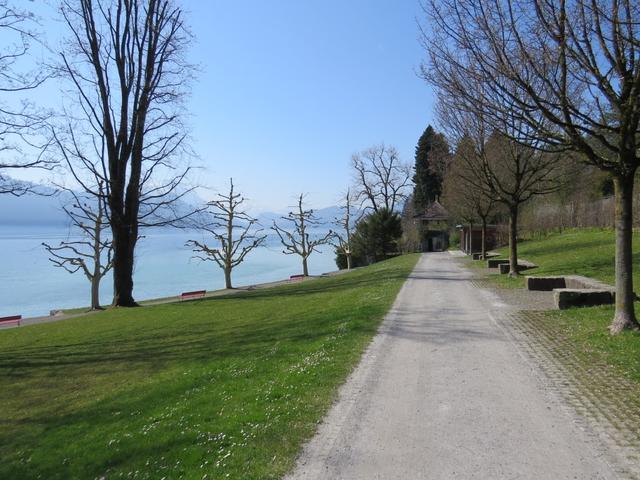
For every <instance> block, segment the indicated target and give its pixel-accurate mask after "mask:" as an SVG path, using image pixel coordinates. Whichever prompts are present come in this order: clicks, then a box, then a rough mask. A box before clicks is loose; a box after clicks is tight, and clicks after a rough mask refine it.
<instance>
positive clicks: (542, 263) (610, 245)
mask: <svg viewBox="0 0 640 480" xmlns="http://www.w3.org/2000/svg"><path fill="white" fill-rule="evenodd" d="M614 235H615V233H614V231H613V230H611V229H572V230H566V231H564V232H562V233H550V234H548V235H547V236H545V237H543V238H539V239H535V240H526V241H521V242H519V243H518V257H519V258H524V259H527V260H529V261H531V262H533V263H535V264H536V265H538V268H536V269H533V270H530V271H527V272H525V273H524V274H523V275H522V276H520V277H517V278H512V277H509V276H508V275H495V276H494V275H492V276H491V278H490V280H491V282H492V283H494V284H495V285H496V286H497V287H499V288H521V287H524V278H523V277H524V275H541V276H543V275H584V276H587V277H591V278H595V279H598V280H601V281H603V282H606V283H609V284H611V285H613V283H614V281H615V270H614V258H615V236H614ZM633 251H634V252H635V253H634V265H637V266H638V268H636V271H635V272H634V282H635V284H636V285H640V238H637V236H636V238H634V241H633ZM497 252H498V253H500V254H501V255H502V258H509V249H508V247H503V248H500V249H498V250H497ZM473 264H474V265H477V266H479V267H481V266H484V265H486V262H481V261H475V262H473Z"/></svg>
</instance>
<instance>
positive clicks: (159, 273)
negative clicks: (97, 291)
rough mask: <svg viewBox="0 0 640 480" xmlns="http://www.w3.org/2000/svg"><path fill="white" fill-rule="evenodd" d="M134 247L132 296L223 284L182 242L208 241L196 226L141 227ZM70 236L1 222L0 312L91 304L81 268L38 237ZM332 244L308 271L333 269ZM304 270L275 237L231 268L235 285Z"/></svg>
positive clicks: (107, 293) (107, 288)
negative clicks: (66, 265)
mask: <svg viewBox="0 0 640 480" xmlns="http://www.w3.org/2000/svg"><path fill="white" fill-rule="evenodd" d="M143 234H144V235H145V238H143V239H141V240H140V241H139V243H138V247H137V255H136V265H135V273H134V297H135V298H136V300H145V299H150V298H158V297H166V296H172V295H178V294H180V293H181V292H185V291H190V290H203V289H206V290H216V289H220V288H223V287H224V277H223V274H222V270H221V269H220V268H219V267H218V265H217V264H216V263H215V262H211V261H208V262H202V261H200V260H197V259H194V258H192V257H193V252H192V251H191V250H190V249H189V248H188V247H185V243H186V242H187V240H189V239H194V240H198V241H204V242H207V241H209V242H210V241H211V239H210V238H207V237H205V236H203V234H202V233H200V232H189V231H182V230H170V229H166V230H154V231H152V232H149V231H147V232H144V233H143ZM67 239H69V231H68V229H66V228H60V227H43V226H23V225H20V226H1V227H0V317H3V316H8V315H23V316H24V317H33V316H40V315H48V314H49V311H50V310H53V309H61V308H73V307H81V306H85V305H89V295H90V291H89V281H88V280H87V278H86V277H85V276H84V275H83V274H82V273H81V272H77V273H75V274H69V273H67V272H66V271H64V270H63V269H61V268H56V267H54V266H53V265H52V264H51V262H49V260H48V256H47V252H46V251H45V249H44V247H42V242H47V243H50V244H52V245H53V244H57V243H58V242H60V241H61V240H67ZM334 257H335V255H334V252H333V247H331V246H325V247H324V248H323V250H322V251H320V252H316V253H314V254H313V255H311V257H310V258H309V270H310V274H311V275H319V274H321V273H324V272H330V271H334V270H336V265H335V262H334ZM299 273H302V264H301V260H300V257H298V256H297V255H284V254H283V253H282V247H281V246H280V245H279V243H278V240H277V237H276V238H274V237H272V236H270V237H269V239H268V241H267V245H266V246H265V247H262V248H259V249H256V250H254V251H253V252H251V253H250V254H249V255H248V256H247V258H246V259H245V261H244V263H242V264H241V265H239V266H238V267H236V268H235V269H234V270H233V283H234V286H242V285H252V284H256V283H264V282H271V281H275V280H282V279H285V278H288V277H289V276H290V275H295V274H299ZM112 294H113V287H112V278H111V275H108V276H107V277H105V278H104V279H103V281H102V284H101V295H100V297H101V301H102V303H103V304H104V305H108V304H109V303H110V302H111V297H112Z"/></svg>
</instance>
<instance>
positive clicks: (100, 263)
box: [42, 185, 113, 310]
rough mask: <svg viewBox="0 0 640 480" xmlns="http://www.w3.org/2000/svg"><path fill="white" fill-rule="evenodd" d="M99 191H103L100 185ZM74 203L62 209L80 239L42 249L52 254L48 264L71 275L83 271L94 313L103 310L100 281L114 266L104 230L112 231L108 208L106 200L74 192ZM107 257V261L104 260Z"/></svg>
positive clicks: (111, 246)
mask: <svg viewBox="0 0 640 480" xmlns="http://www.w3.org/2000/svg"><path fill="white" fill-rule="evenodd" d="M97 188H98V190H99V191H101V190H103V188H104V187H103V186H102V185H99V186H98V187H97ZM65 191H66V192H67V193H69V194H70V195H72V197H73V203H72V204H71V205H70V206H63V207H62V209H63V210H64V212H65V213H66V214H67V216H68V217H69V219H70V220H71V227H72V229H75V230H77V231H79V232H80V234H81V237H82V238H81V239H79V240H73V241H62V242H60V243H59V244H58V245H56V246H53V245H49V244H47V243H43V244H42V245H43V246H44V247H45V249H46V250H47V251H48V252H49V255H51V256H50V257H49V260H50V261H51V262H52V263H53V264H54V265H55V266H56V267H59V268H63V269H65V270H66V271H67V272H69V273H76V272H78V271H82V273H84V275H85V276H86V277H87V279H88V280H89V282H91V310H101V307H100V281H101V280H102V279H103V278H104V276H105V275H106V274H107V273H108V272H109V270H111V267H112V266H113V262H112V252H113V245H112V243H111V240H110V239H109V238H105V236H104V233H105V230H106V229H108V228H109V222H108V220H107V206H106V204H105V201H104V197H97V198H94V197H89V198H87V197H81V196H80V195H78V194H77V193H75V192H73V191H71V190H65ZM105 256H106V258H105Z"/></svg>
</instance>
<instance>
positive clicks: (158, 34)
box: [56, 0, 193, 306]
mask: <svg viewBox="0 0 640 480" xmlns="http://www.w3.org/2000/svg"><path fill="white" fill-rule="evenodd" d="M60 11H61V14H62V17H63V19H64V23H65V26H66V28H67V29H68V31H69V32H70V39H69V42H67V43H66V44H65V49H64V51H61V52H60V57H61V65H60V75H61V76H63V77H66V79H67V80H68V81H69V83H70V89H71V91H72V92H73V97H72V100H73V101H75V102H76V106H77V107H78V108H76V109H75V110H76V112H79V113H76V115H74V116H73V117H74V120H73V123H72V122H71V120H69V121H68V123H67V124H66V125H62V126H60V127H58V128H57V129H56V130H57V144H58V146H59V147H60V150H62V151H63V152H65V156H66V157H67V159H68V164H69V166H70V168H71V171H72V173H73V175H74V177H75V179H76V180H77V181H78V182H79V183H80V184H81V185H82V186H83V188H84V189H85V190H87V191H89V192H90V193H92V194H93V195H94V196H97V192H95V191H92V190H91V188H90V186H89V185H88V184H87V180H86V178H87V177H88V178H90V179H93V178H100V179H101V180H103V181H104V183H105V197H106V200H107V205H108V207H109V222H110V226H111V232H112V238H113V248H114V257H113V280H114V298H113V304H114V305H116V306H135V305H136V302H135V300H134V298H133V268H134V258H135V248H136V245H137V241H138V239H139V236H140V235H139V229H140V228H141V227H145V226H159V225H167V224H172V223H175V222H176V221H179V220H180V219H184V218H185V217H187V216H189V215H190V214H191V213H193V211H185V210H184V209H180V208H179V207H180V205H179V204H180V199H181V198H183V197H184V195H185V194H186V193H187V192H188V191H190V189H187V188H185V187H184V186H183V181H184V179H185V177H186V175H187V173H188V172H189V169H188V168H182V167H179V166H178V159H179V158H180V157H181V156H184V155H188V153H189V150H188V148H187V145H186V143H185V140H186V138H187V134H186V130H185V126H184V124H183V123H182V121H181V118H182V113H183V100H184V98H185V95H186V94H187V92H188V84H189V80H190V78H191V73H192V71H193V68H192V67H191V65H189V64H188V63H187V62H186V60H185V52H186V49H187V47H188V45H189V44H190V41H191V37H190V34H189V32H188V29H187V27H186V26H185V24H184V19H183V11H182V9H181V8H180V7H179V6H177V5H176V3H175V2H174V1H173V0H144V1H130V0H73V1H72V0H63V1H62V5H61V8H60Z"/></svg>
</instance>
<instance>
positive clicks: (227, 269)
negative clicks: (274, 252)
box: [187, 179, 267, 288]
mask: <svg viewBox="0 0 640 480" xmlns="http://www.w3.org/2000/svg"><path fill="white" fill-rule="evenodd" d="M245 201H246V199H245V198H244V197H243V196H242V195H241V194H240V193H236V192H235V190H234V186H233V179H230V180H229V193H226V194H218V198H217V199H216V200H213V201H211V202H209V203H208V204H207V207H208V210H207V211H206V212H205V213H204V217H205V221H204V222H202V224H201V225H199V228H200V229H202V230H204V231H205V232H208V233H210V234H211V235H212V236H213V238H214V239H215V240H216V246H215V247H212V246H210V245H207V244H206V243H204V242H199V241H197V240H189V241H188V242H187V245H189V246H192V247H193V250H194V252H196V254H197V258H199V259H201V260H205V261H206V260H211V261H214V262H216V263H217V264H218V266H219V267H220V268H221V269H222V270H223V272H224V285H225V288H233V285H232V283H231V272H232V271H233V269H234V268H235V267H237V266H238V265H240V264H241V263H242V262H243V261H244V260H245V258H246V256H247V255H248V254H249V253H250V252H251V251H252V250H253V249H255V248H257V247H259V246H261V245H262V244H263V243H264V240H265V239H266V238H267V236H266V235H260V232H261V230H260V229H259V228H257V223H258V220H257V219H255V218H253V217H251V216H250V215H249V214H248V213H247V212H246V210H244V205H243V204H244V203H245Z"/></svg>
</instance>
